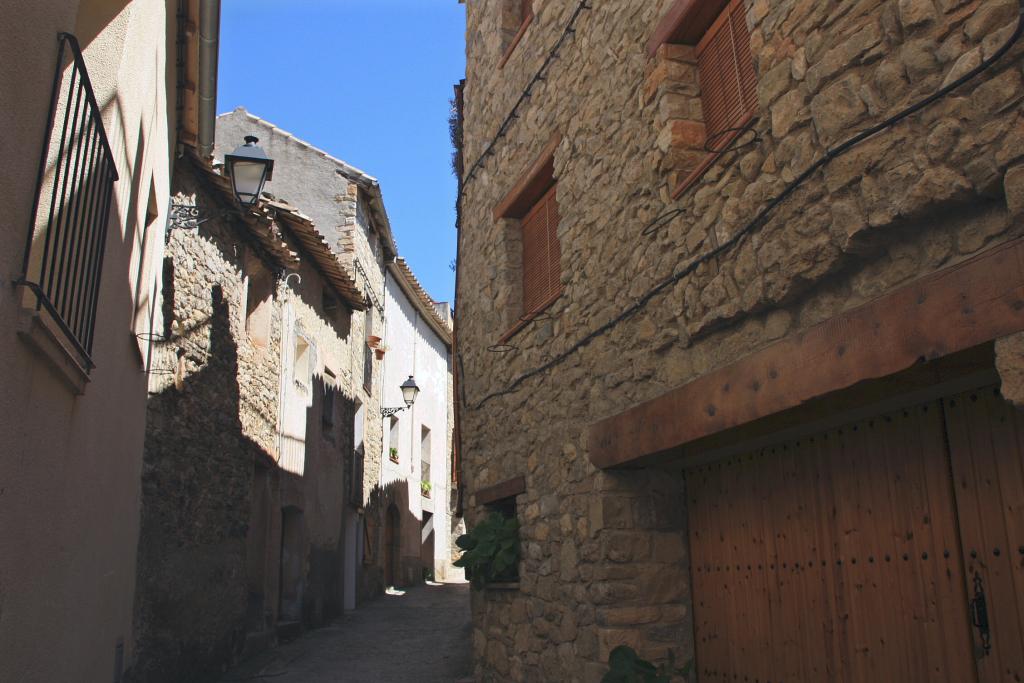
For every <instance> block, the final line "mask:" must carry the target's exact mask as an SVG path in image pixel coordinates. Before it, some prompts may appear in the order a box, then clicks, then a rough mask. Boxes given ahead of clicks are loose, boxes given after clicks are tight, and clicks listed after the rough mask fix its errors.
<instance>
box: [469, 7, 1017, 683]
mask: <svg viewBox="0 0 1024 683" xmlns="http://www.w3.org/2000/svg"><path fill="white" fill-rule="evenodd" d="M577 4H578V3H577V2H576V0H534V2H533V3H532V6H533V19H532V21H531V22H529V24H528V25H527V26H526V27H525V30H524V31H522V32H521V35H520V37H519V38H518V42H516V38H515V36H516V33H517V32H516V30H515V28H516V26H517V25H518V24H517V22H518V21H519V17H518V15H517V11H518V10H517V9H516V7H517V6H519V5H520V3H519V2H518V0H515V1H513V0H476V1H473V0H471V1H470V2H468V3H467V40H468V64H467V79H466V85H465V108H464V149H463V154H464V158H465V161H466V166H467V167H471V166H472V165H473V164H474V162H475V161H476V160H477V159H478V158H479V157H480V156H481V154H482V153H483V152H484V150H485V149H486V148H487V146H488V145H489V143H490V142H491V140H492V139H493V138H494V137H495V135H496V133H497V132H498V130H499V127H500V126H501V124H502V121H503V120H504V119H505V117H506V116H507V114H508V113H509V111H510V110H511V109H512V107H513V105H514V104H515V103H516V101H517V100H518V99H519V98H520V96H521V94H522V93H523V91H524V89H525V88H526V87H527V85H528V84H529V83H530V81H531V79H532V78H533V76H534V74H535V73H537V71H538V69H539V68H540V67H541V65H542V63H543V62H544V60H545V59H546V57H547V55H548V53H549V51H550V50H551V48H552V46H553V45H555V43H556V41H558V39H559V37H560V35H561V34H562V31H563V29H564V27H565V26H566V23H567V22H568V21H569V18H570V16H571V14H572V13H573V11H574V10H575V9H576V7H577ZM672 4H673V3H672V2H670V1H669V0H662V1H661V2H651V1H650V0H616V1H615V2H594V1H593V0H592V1H591V2H590V3H589V8H588V9H586V10H584V11H583V12H582V13H581V15H580V17H579V19H578V21H577V24H576V26H575V33H573V34H570V35H569V37H568V38H567V39H566V40H565V41H564V42H563V45H562V47H561V49H560V51H559V52H558V55H557V58H556V59H555V60H554V61H553V62H552V64H551V66H550V67H549V69H548V70H547V72H546V75H545V78H544V80H542V81H539V82H537V83H536V84H535V86H534V87H533V89H532V91H531V94H530V96H529V97H528V98H526V100H525V101H524V103H523V104H522V105H521V106H520V108H519V110H518V113H517V116H516V117H515V118H514V119H513V120H512V121H511V123H510V124H509V127H508V129H507V133H506V134H505V135H504V136H503V137H501V138H499V139H498V141H497V142H496V143H495V144H494V147H493V153H492V154H491V155H490V156H488V157H487V158H485V159H484V160H483V162H482V163H481V164H480V165H479V166H478V168H477V170H476V172H475V173H474V175H473V177H472V178H469V177H464V178H463V184H464V194H463V196H462V203H461V212H462V220H461V231H460V263H459V268H460V272H459V277H460V291H459V292H458V301H459V315H458V333H457V334H458V350H459V354H460V356H461V362H462V370H461V372H462V376H461V377H462V382H463V386H462V389H461V392H460V393H464V395H465V402H464V404H463V405H462V407H461V420H462V423H461V426H460V430H461V434H462V439H463V443H462V449H461V453H462V457H463V463H464V464H463V469H464V476H465V480H466V484H467V489H468V491H469V494H470V497H469V499H468V500H469V505H468V506H467V507H468V509H467V515H468V520H469V523H470V525H471V526H472V524H473V523H474V522H476V521H477V520H478V519H480V517H481V515H483V514H484V513H485V512H486V509H485V506H483V505H481V504H479V503H478V502H476V501H475V500H474V498H473V494H474V493H475V492H477V491H480V490H481V489H484V488H486V487H489V486H492V485H494V484H496V483H499V482H502V481H505V480H508V479H511V478H513V477H517V476H520V475H523V476H525V480H526V490H525V492H524V493H522V494H521V495H519V496H518V497H517V500H516V504H517V514H518V517H519V520H520V522H521V524H522V532H521V539H522V548H523V557H522V562H521V566H520V582H519V585H518V587H517V589H515V590H505V591H497V590H489V591H482V592H474V595H473V616H474V626H475V628H474V636H473V639H474V648H475V653H476V662H477V673H478V675H479V680H482V681H538V680H545V681H553V680H564V681H583V680H588V681H589V680H598V679H599V678H600V675H601V673H602V672H603V671H604V670H606V668H605V665H604V662H606V661H607V656H608V653H609V651H610V649H611V648H612V647H614V646H616V645H618V644H631V645H633V646H635V647H637V648H638V649H639V650H640V651H641V652H642V653H647V654H648V655H650V656H656V657H661V656H662V655H663V654H664V652H665V651H666V650H667V649H673V650H674V651H675V652H676V655H677V658H680V659H685V658H687V657H689V656H690V655H691V654H692V652H693V635H692V634H693V626H692V623H691V601H692V599H693V598H692V596H691V595H690V590H689V585H690V583H689V568H688V556H687V553H688V549H687V545H686V533H685V529H686V519H685V514H684V507H683V506H682V505H681V504H680V503H679V501H680V500H681V499H682V493H683V491H684V486H685V482H684V481H683V477H682V475H679V474H666V473H664V472H657V471H651V470H636V471H625V472H601V471H597V470H596V469H595V468H594V466H593V465H592V464H591V463H590V461H589V460H588V458H587V453H588V443H587V439H586V428H587V426H588V425H590V424H591V423H593V422H594V421H596V420H598V419H600V418H603V417H607V416H609V415H613V414H616V413H619V412H621V411H623V410H625V409H627V408H629V407H631V406H634V405H636V404H637V403H639V402H642V401H645V400H647V399H651V398H653V397H655V396H658V395H660V394H662V393H664V392H665V391H667V390H668V389H670V388H673V387H677V386H680V385H683V384H685V383H686V382H688V381H690V380H692V379H694V378H697V377H700V376H702V375H704V374H706V373H708V372H709V371H711V370H714V369H716V368H720V367H723V366H725V365H727V364H729V363H730V362H732V361H734V360H736V359H738V358H741V357H743V356H745V355H747V354H749V353H751V352H752V351H754V350H757V349H759V348H762V347H764V346H765V345H767V344H769V343H771V342H773V341H775V340H779V339H781V338H783V337H787V336H790V335H794V334H796V333H798V332H800V331H802V330H806V329H807V328H809V327H810V326H813V325H815V324H817V323H819V322H821V321H823V320H827V319H829V318H831V317H833V316H835V315H837V314H838V313H841V312H843V311H847V310H849V309H851V308H853V307H856V306H858V305H860V304H862V303H865V302H867V301H870V300H872V299H874V298H876V297H878V296H880V295H882V294H884V293H885V292H888V291H891V290H892V289H893V288H895V287H898V286H900V285H901V284H905V283H907V282H910V281H912V280H915V279H917V278H919V277H921V276H922V275H925V274H928V273H931V272H933V271H935V270H937V269H940V268H943V267H946V266H949V265H951V264H955V263H957V262H959V261H962V260H964V259H966V258H968V257H970V256H972V255H974V254H977V253H979V252H981V251H983V250H985V249H986V248H988V247H991V246H992V245H994V244H998V243H1000V242H1004V241H1007V240H1009V239H1012V238H1014V237H1017V236H1019V235H1020V234H1021V233H1022V232H1024V226H1022V223H1021V220H1020V218H1021V213H1022V210H1024V206H1022V204H1024V202H1022V200H1021V197H1022V196H1024V170H1022V169H1024V114H1022V112H1021V106H1020V104H1021V100H1022V97H1024V73H1022V65H1021V59H1020V56H1021V48H1020V46H1019V45H1018V46H1017V47H1016V48H1015V49H1014V50H1013V51H1012V52H1011V53H1010V54H1009V55H1007V56H1006V57H1004V58H1003V59H1002V60H1000V61H999V62H998V63H997V64H996V65H995V66H994V67H993V68H991V69H989V70H988V71H986V72H984V73H983V74H982V75H980V76H979V77H978V78H976V79H974V80H972V81H971V82H969V83H967V84H965V85H964V86H963V87H962V88H960V89H958V90H957V91H955V92H953V93H951V94H950V95H949V96H947V97H944V98H942V99H940V100H939V101H937V102H935V103H933V104H932V105H930V106H928V107H926V108H924V109H923V110H922V111H920V112H919V113H916V114H914V115H912V116H910V117H909V118H906V119H904V120H902V121H900V122H899V123H897V124H896V125H894V126H892V127H890V128H888V129H886V130H885V131H883V132H880V133H879V134H877V135H875V136H873V137H871V138H869V139H868V140H866V141H865V142H863V143H862V144H860V145H859V146H857V147H856V148H854V149H853V150H852V151H850V152H849V153H847V154H845V155H843V156H841V157H838V158H836V159H835V160H834V161H832V162H831V163H829V164H827V165H826V166H825V167H824V168H823V169H822V170H820V171H819V172H816V173H815V174H813V176H812V177H811V178H810V179H808V180H807V182H804V183H803V184H802V185H801V186H800V187H799V189H797V190H796V191H795V192H794V193H793V194H792V195H790V196H789V197H788V198H787V199H786V200H785V201H784V202H783V203H782V204H781V205H780V206H778V207H777V208H776V209H775V210H774V212H773V213H772V214H771V215H770V216H769V217H768V219H767V220H766V221H764V222H763V223H762V224H760V225H758V226H756V229H754V230H752V231H751V232H750V234H749V235H748V236H747V237H746V238H745V239H743V240H742V241H740V243H739V244H738V245H737V246H735V247H734V248H732V249H729V250H727V251H725V252H724V253H722V254H721V255H719V256H718V257H717V258H714V259H710V260H708V261H707V262H705V263H704V264H703V265H701V266H700V267H698V268H697V269H696V270H695V272H693V273H692V274H691V275H688V276H686V277H683V278H681V279H679V280H678V282H677V283H675V284H674V285H672V286H670V287H668V288H666V289H665V290H664V291H661V292H660V293H659V294H657V295H656V296H654V297H652V298H651V299H650V300H649V301H648V302H647V303H646V304H645V305H644V306H643V307H642V309H641V310H640V311H639V312H638V313H636V314H635V315H632V316H631V317H629V318H627V319H626V320H625V321H623V322H622V323H621V324H617V325H614V326H612V327H611V328H610V329H607V330H606V331H604V332H603V333H601V334H599V335H597V336H596V337H594V338H593V339H592V340H591V341H589V342H588V343H587V344H586V345H584V346H583V347H581V348H579V349H578V350H577V351H574V352H573V353H572V354H571V355H570V356H568V357H567V359H565V360H564V361H562V362H559V363H557V364H555V365H553V366H552V367H550V368H549V369H546V370H544V371H543V372H540V373H539V374H536V375H534V376H531V377H529V378H528V379H525V380H523V381H521V382H519V383H516V379H517V378H518V377H520V376H521V375H523V374H524V373H526V372H527V371H530V370H532V369H534V368H538V367H540V366H543V365H544V364H545V363H547V362H548V361H549V360H550V359H552V358H555V357H557V356H559V354H560V353H562V352H563V351H564V350H566V349H568V348H569V347H570V346H571V345H573V344H574V343H575V342H577V341H578V340H580V339H581V338H583V337H584V336H585V335H587V334H588V333H590V332H591V331H593V330H595V329H597V328H598V327H599V326H601V325H603V324H604V323H606V322H607V321H609V320H611V319H612V318H614V317H615V316H617V315H618V314H619V313H620V312H622V311H623V310H624V309H626V308H627V307H629V306H630V305H632V304H633V303H634V302H636V301H637V300H638V299H640V298H641V297H643V296H644V294H645V293H646V292H648V291H649V290H650V289H651V288H652V287H653V286H654V285H655V284H656V283H658V282H660V281H661V280H663V279H664V278H666V277H667V276H669V275H670V274H672V273H673V272H675V271H676V269H677V268H679V267H680V266H681V265H682V264H685V263H687V262H689V261H690V260H692V259H694V258H696V257H698V256H699V255H701V254H703V253H705V252H707V251H708V250H710V249H713V248H715V247H716V246H717V245H720V244H723V243H725V242H727V241H728V240H729V238H730V237H731V236H733V235H734V234H736V231H738V230H740V229H741V228H743V227H744V226H745V225H746V224H747V223H749V222H750V221H751V220H753V218H754V217H755V216H756V215H757V213H758V212H759V211H760V209H761V208H762V207H764V206H765V205H766V203H767V202H768V201H770V200H771V198H773V197H774V196H776V195H777V194H778V193H779V192H781V191H782V190H783V188H784V187H785V186H786V185H787V184H788V183H790V182H791V181H793V179H795V178H797V177H798V176H799V175H800V174H801V173H802V171H803V170H804V169H806V168H807V167H809V166H810V165H811V164H812V163H814V162H815V161H816V160H817V159H819V158H821V157H822V156H823V155H824V154H825V153H826V150H828V149H829V148H830V147H833V146H835V145H836V144H838V143H840V142H841V141H842V140H844V139H845V138H847V137H848V136H850V135H851V134H853V133H854V132H856V131H858V130H861V129H864V128H866V127H868V126H870V125H872V124H875V123H877V122H879V121H882V120H884V119H886V118H887V117H888V116H890V115H892V114H893V113H895V112H897V111H899V110H901V109H903V108H905V107H907V106H908V105H909V104H911V103H913V102H915V101H918V100H921V99H923V98H925V97H926V96H928V95H930V94H931V93H933V92H935V91H936V90H938V89H939V88H940V87H942V86H943V85H944V84H946V83H950V82H952V81H954V80H955V79H956V78H958V77H959V76H960V75H962V74H964V73H966V72H968V71H970V70H971V69H972V68H974V67H975V66H977V65H978V64H980V63H981V61H982V60H984V59H986V58H987V57H988V56H990V55H991V54H993V53H994V52H995V50H997V49H998V47H999V46H1000V45H1002V44H1003V43H1004V42H1005V41H1006V39H1007V38H1008V36H1009V35H1010V34H1011V33H1012V31H1013V29H1014V27H1015V25H1016V22H1017V16H1018V3H1017V2H1016V1H1015V0H984V1H981V0H974V1H970V0H859V1H854V0H850V1H847V2H821V1H820V0H774V1H770V0H748V1H747V2H746V7H745V9H746V22H747V25H748V27H749V30H750V43H751V48H752V53H753V56H754V61H755V67H756V72H757V78H758V85H757V95H758V103H757V108H756V114H755V118H754V119H753V123H752V124H751V132H749V133H747V134H745V136H744V137H743V138H742V139H741V140H740V142H741V143H742V144H737V145H736V148H735V150H733V151H729V152H727V153H724V154H722V155H721V156H720V157H719V158H718V159H717V160H715V162H714V163H713V164H712V165H711V166H710V167H709V168H708V169H707V171H706V172H705V173H704V174H703V175H702V176H701V177H700V178H699V179H698V180H697V181H696V182H694V183H692V184H690V185H689V186H688V187H686V188H685V190H684V191H682V192H681V193H678V198H677V199H673V195H676V194H677V190H678V187H679V182H680V180H681V178H680V175H681V172H680V169H681V168H684V167H685V166H686V164H687V163H689V162H690V161H692V159H689V158H688V157H687V155H688V154H690V153H692V152H693V150H694V149H698V148H700V147H701V146H702V145H701V143H700V142H699V140H700V135H701V130H702V126H703V122H702V119H701V115H702V114H701V109H700V99H699V81H698V80H697V79H696V77H695V73H694V68H695V67H694V61H693V55H692V53H691V52H689V51H687V50H685V49H675V48H674V47H673V46H664V47H662V48H661V49H659V50H657V52H656V53H655V54H654V55H650V54H649V53H648V51H647V49H646V48H647V44H648V41H649V39H650V38H651V35H652V33H653V32H654V30H655V27H656V26H657V24H658V22H659V21H660V19H661V18H662V16H663V15H664V14H665V12H667V11H668V10H669V8H670V6H671V5H672ZM510 48H511V50H510ZM695 130H696V132H694V131H695ZM557 136H560V142H558V144H557V147H556V149H555V152H554V173H553V175H554V178H555V179H556V180H557V202H558V211H559V214H560V221H559V224H558V233H557V234H558V240H559V243H560V247H561V260H560V272H561V282H562V285H563V292H562V294H561V296H559V297H558V298H557V300H555V302H554V303H553V304H552V305H551V306H550V307H549V308H547V309H546V310H545V311H544V314H543V315H542V316H539V317H538V318H537V319H536V320H535V321H533V322H532V323H528V324H526V325H525V326H523V327H522V329H520V330H519V331H518V332H515V333H514V334H511V335H510V336H508V338H507V340H503V339H502V333H503V332H505V331H506V330H511V329H512V328H513V327H514V326H515V325H516V322H517V320H518V319H519V317H520V316H521V314H522V313H523V310H522V306H521V301H520V297H521V294H520V292H521V287H522V284H521V279H522V272H521V263H522V260H521V248H522V247H521V244H520V238H519V229H520V226H519V221H517V220H514V219H507V218H495V215H494V210H495V207H496V206H497V205H498V204H499V203H500V202H501V201H502V200H503V198H504V197H506V196H507V195H508V193H509V192H510V191H511V190H512V189H513V187H515V186H516V184H517V183H519V182H520V181H521V180H523V177H524V174H526V172H527V169H529V168H530V167H531V165H533V164H534V163H535V161H536V160H537V158H538V156H539V155H540V154H541V152H542V150H543V148H544V146H545V145H546V144H548V142H549V141H550V140H552V139H558V137H557ZM695 136H696V137H695ZM673 209H679V213H678V214H677V215H675V216H674V217H673V218H672V219H671V220H667V221H664V222H663V224H661V225H660V226H658V227H657V228H656V229H654V230H652V231H650V234H644V232H643V230H644V227H645V226H647V225H649V224H650V223H651V222H652V220H653V219H655V218H656V217H658V216H661V215H664V214H665V213H666V212H667V211H671V210H673ZM499 341H502V342H503V343H504V344H507V345H508V346H506V347H495V345H496V344H498V342H499ZM1018 345H1019V343H1018ZM489 347H490V350H489ZM1010 350H1011V347H1006V353H1009V352H1010ZM494 351H504V352H494ZM510 387H512V388H511V389H510V390H509V388H510ZM506 390H508V391H506ZM503 392H504V393H503Z"/></svg>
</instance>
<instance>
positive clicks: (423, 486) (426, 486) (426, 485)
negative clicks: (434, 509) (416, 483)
mask: <svg viewBox="0 0 1024 683" xmlns="http://www.w3.org/2000/svg"><path fill="white" fill-rule="evenodd" d="M430 488H431V484H430V482H429V481H421V482H420V495H421V496H423V497H424V498H430Z"/></svg>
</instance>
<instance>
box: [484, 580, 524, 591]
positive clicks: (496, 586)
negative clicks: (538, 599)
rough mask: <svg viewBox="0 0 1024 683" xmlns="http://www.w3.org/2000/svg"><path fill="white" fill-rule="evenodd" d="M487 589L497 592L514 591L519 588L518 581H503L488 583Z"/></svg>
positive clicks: (485, 587) (485, 588)
mask: <svg viewBox="0 0 1024 683" xmlns="http://www.w3.org/2000/svg"><path fill="white" fill-rule="evenodd" d="M484 590H485V591H495V592H513V591H518V590H519V582H518V581H501V582H498V583H488V584H486V585H485V586H484Z"/></svg>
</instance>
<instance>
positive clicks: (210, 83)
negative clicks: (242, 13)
mask: <svg viewBox="0 0 1024 683" xmlns="http://www.w3.org/2000/svg"><path fill="white" fill-rule="evenodd" d="M219 50H220V0H199V85H198V89H199V157H200V158H202V159H207V158H209V157H210V156H212V155H213V141H214V131H215V129H216V122H217V61H218V52H219Z"/></svg>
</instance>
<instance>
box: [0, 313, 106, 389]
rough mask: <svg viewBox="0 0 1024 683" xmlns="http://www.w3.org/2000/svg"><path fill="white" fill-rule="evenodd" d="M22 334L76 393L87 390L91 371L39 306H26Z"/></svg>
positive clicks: (21, 316) (20, 322)
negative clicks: (61, 339)
mask: <svg viewBox="0 0 1024 683" xmlns="http://www.w3.org/2000/svg"><path fill="white" fill-rule="evenodd" d="M16 328H17V332H18V337H20V338H21V340H22V341H23V342H25V344H26V345H27V346H29V347H30V348H31V349H32V350H33V351H35V352H36V354H37V355H39V356H40V357H41V358H43V359H44V360H45V361H47V365H49V366H50V367H51V369H53V370H54V371H55V372H56V373H57V375H58V377H60V379H61V380H62V381H63V382H64V383H65V384H66V385H67V387H68V388H69V389H70V390H71V391H72V393H74V394H75V395H76V396H81V395H83V394H85V388H86V386H87V385H88V384H89V371H88V370H87V369H86V366H85V365H84V364H83V363H82V362H81V361H80V360H79V359H78V357H77V354H75V353H74V352H72V351H71V350H69V349H68V348H67V347H66V346H65V345H64V344H62V343H61V341H60V337H59V336H58V334H57V332H56V331H55V330H54V329H52V328H51V325H50V324H48V323H47V319H46V318H45V317H44V316H43V315H42V314H41V313H40V312H39V311H36V310H35V309H32V308H24V307H23V308H22V309H21V311H20V313H19V315H18V321H17V323H16Z"/></svg>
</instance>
